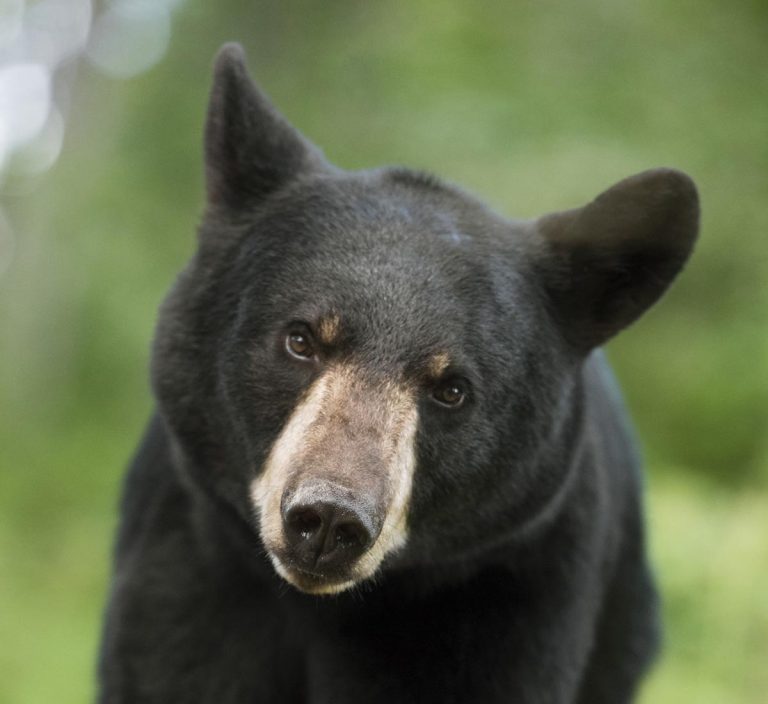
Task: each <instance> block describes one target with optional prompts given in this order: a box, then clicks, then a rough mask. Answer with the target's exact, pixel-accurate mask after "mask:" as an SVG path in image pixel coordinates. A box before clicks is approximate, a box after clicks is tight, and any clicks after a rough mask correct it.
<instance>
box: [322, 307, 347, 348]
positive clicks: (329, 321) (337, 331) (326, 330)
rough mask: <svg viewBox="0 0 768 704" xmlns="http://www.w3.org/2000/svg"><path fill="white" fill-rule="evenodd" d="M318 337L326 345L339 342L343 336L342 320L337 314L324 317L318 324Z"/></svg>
mask: <svg viewBox="0 0 768 704" xmlns="http://www.w3.org/2000/svg"><path fill="white" fill-rule="evenodd" d="M317 336H318V338H319V339H320V342H322V343H323V344H324V345H332V344H333V343H335V342H338V340H339V337H340V336H341V319H340V318H339V316H338V315H336V314H335V313H332V314H331V315H327V316H324V317H323V318H321V319H320V322H319V323H318V324H317Z"/></svg>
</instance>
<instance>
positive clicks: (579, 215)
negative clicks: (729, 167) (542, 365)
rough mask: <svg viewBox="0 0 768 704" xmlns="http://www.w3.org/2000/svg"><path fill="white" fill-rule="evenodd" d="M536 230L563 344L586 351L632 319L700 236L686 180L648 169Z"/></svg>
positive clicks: (677, 268) (542, 222)
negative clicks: (564, 340) (566, 343)
mask: <svg viewBox="0 0 768 704" xmlns="http://www.w3.org/2000/svg"><path fill="white" fill-rule="evenodd" d="M536 225H537V230H538V233H539V235H540V236H541V238H543V242H544V253H543V255H542V256H541V258H540V261H539V264H540V268H541V276H542V280H543V284H544V287H545V289H546V292H547V295H548V297H549V300H550V303H551V308H552V310H553V312H554V314H555V316H556V318H557V319H558V322H559V325H560V327H561V330H562V331H563V334H564V336H565V337H566V339H567V340H568V341H569V342H570V343H571V344H572V345H573V346H574V347H575V348H576V349H577V350H578V351H581V352H587V351H589V350H590V349H592V348H594V347H597V346H599V345H601V344H602V343H604V342H605V341H606V340H608V339H609V338H610V337H612V336H613V335H615V334H616V333H617V332H619V330H621V329H622V328H624V327H626V326H627V325H629V324H630V323H632V322H633V321H634V320H635V319H637V318H638V317H639V316H640V315H641V314H642V313H643V312H644V311H645V310H646V309H648V308H649V307H650V306H651V305H653V303H655V302H656V301H657V300H658V298H659V297H660V296H661V295H662V294H663V293H664V291H665V290H666V289H667V287H668V286H669V284H670V283H671V282H672V280H673V279H674V278H675V276H676V275H677V274H678V272H679V271H680V270H681V269H682V267H683V264H684V263H685V261H686V260H687V259H688V256H689V255H690V253H691V250H692V248H693V244H694V242H695V240H696V236H697V233H698V229H699V199H698V194H697V192H696V186H695V185H694V183H693V181H692V180H691V179H690V178H689V177H688V176H687V175H686V174H684V173H682V172H680V171H676V170H674V169H652V170H650V171H644V172H642V173H639V174H636V175H635V176H630V177H629V178H626V179H624V180H623V181H620V182H619V183H617V184H616V185H615V186H613V187H611V188H609V189H608V190H607V191H605V192H604V193H602V194H600V195H599V196H598V197H597V198H595V200H593V201H592V202H591V203H588V204H587V205H585V206H584V207H583V208H577V209H574V210H568V211H564V212H559V213H553V214H550V215H545V216H543V217H542V218H540V219H539V220H538V221H537V223H536Z"/></svg>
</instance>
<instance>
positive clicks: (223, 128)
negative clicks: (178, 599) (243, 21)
mask: <svg viewBox="0 0 768 704" xmlns="http://www.w3.org/2000/svg"><path fill="white" fill-rule="evenodd" d="M327 167H328V165H327V163H326V162H325V160H324V159H323V157H322V154H321V153H320V150H319V149H317V148H316V147H315V146H314V145H312V144H311V143H310V142H309V141H308V140H307V139H305V138H304V137H303V136H302V135H301V134H300V133H299V131H298V130H296V129H295V128H294V127H292V126H291V125H290V124H289V123H288V122H287V120H286V119H285V118H284V117H283V116H282V115H281V114H280V113H279V112H278V111H277V110H276V109H275V108H274V107H273V105H272V104H271V103H270V101H269V100H268V99H267V97H266V96H265V95H264V94H263V93H262V92H261V91H260V90H259V89H258V88H257V87H256V84H255V83H254V82H253V80H252V79H251V77H250V75H249V74H248V69H247V67H246V65H245V54H244V52H243V49H242V47H241V46H240V45H239V44H225V45H224V46H223V47H222V48H221V50H220V51H219V53H218V56H217V57H216V62H215V68H214V76H213V88H212V89H211V97H210V102H209V105H208V118H207V122H206V126H205V177H206V187H207V191H208V202H209V204H211V205H212V206H214V207H221V206H224V207H228V208H230V209H235V210H237V209H242V208H244V207H248V206H250V205H253V204H255V203H257V202H259V201H260V200H261V199H263V198H264V197H265V196H267V195H269V194H270V193H272V192H274V191H277V190H278V189H279V188H280V187H281V186H283V185H285V184H287V183H288V182H290V181H291V180H293V179H294V178H295V177H296V176H298V175H300V174H302V173H306V172H308V171H311V170H317V169H323V168H327Z"/></svg>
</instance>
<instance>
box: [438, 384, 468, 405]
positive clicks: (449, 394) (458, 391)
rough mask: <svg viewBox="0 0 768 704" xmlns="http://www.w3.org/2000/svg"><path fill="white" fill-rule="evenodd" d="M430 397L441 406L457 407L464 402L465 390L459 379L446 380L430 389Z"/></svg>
mask: <svg viewBox="0 0 768 704" xmlns="http://www.w3.org/2000/svg"><path fill="white" fill-rule="evenodd" d="M432 398H433V399H435V401H437V402H438V403H439V404H440V405H441V406H446V407H448V408H458V407H459V406H461V405H462V404H463V403H464V399H465V398H466V392H465V391H464V388H463V387H462V385H461V383H460V382H459V381H456V380H448V381H444V382H441V383H440V384H439V385H438V386H436V387H435V389H434V390H433V391H432Z"/></svg>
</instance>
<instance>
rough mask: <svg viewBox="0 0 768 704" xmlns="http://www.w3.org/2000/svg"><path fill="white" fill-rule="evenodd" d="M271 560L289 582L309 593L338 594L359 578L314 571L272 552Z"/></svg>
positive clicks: (351, 585) (270, 554)
mask: <svg viewBox="0 0 768 704" xmlns="http://www.w3.org/2000/svg"><path fill="white" fill-rule="evenodd" d="M269 557H270V560H271V562H272V565H273V566H274V568H275V571H276V572H277V573H278V574H279V575H280V576H281V577H282V578H283V579H284V580H285V581H286V582H288V583H289V584H291V585H293V586H294V587H296V588H297V589H299V590H300V591H302V592H306V593H307V594H337V593H339V592H343V591H345V590H347V589H349V588H350V587H353V586H354V585H355V584H357V582H358V581H360V580H359V579H357V578H356V577H355V576H354V575H351V574H323V573H320V572H313V571H311V570H307V569H304V568H301V567H299V566H298V565H295V564H292V560H290V559H282V558H281V557H280V556H278V555H276V554H274V553H272V552H270V553H269Z"/></svg>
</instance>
